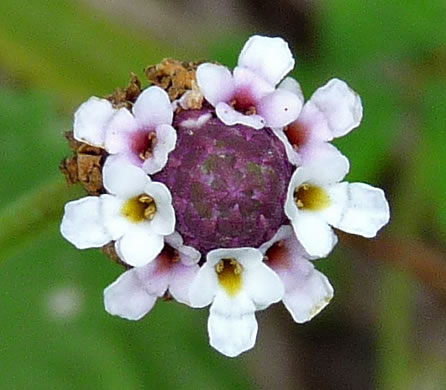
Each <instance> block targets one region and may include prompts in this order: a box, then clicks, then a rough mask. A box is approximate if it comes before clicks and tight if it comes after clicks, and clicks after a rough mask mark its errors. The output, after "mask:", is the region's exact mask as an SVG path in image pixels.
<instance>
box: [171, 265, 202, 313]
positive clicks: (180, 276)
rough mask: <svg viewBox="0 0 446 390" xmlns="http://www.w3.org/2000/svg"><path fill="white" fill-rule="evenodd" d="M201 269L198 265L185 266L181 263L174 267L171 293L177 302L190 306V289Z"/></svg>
mask: <svg viewBox="0 0 446 390" xmlns="http://www.w3.org/2000/svg"><path fill="white" fill-rule="evenodd" d="M199 269H200V267H199V266H198V265H193V266H185V265H183V264H181V263H177V264H175V265H174V266H173V267H172V270H171V273H170V282H169V291H170V293H171V294H172V296H173V298H174V299H175V300H176V301H177V302H180V303H184V304H185V305H190V302H189V289H190V286H191V284H192V281H193V280H194V279H195V277H196V275H197V272H198V270H199Z"/></svg>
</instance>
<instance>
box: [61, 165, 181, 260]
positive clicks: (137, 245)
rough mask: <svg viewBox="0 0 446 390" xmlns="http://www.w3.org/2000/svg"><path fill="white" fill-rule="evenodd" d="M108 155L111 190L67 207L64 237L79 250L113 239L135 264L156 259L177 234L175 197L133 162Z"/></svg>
mask: <svg viewBox="0 0 446 390" xmlns="http://www.w3.org/2000/svg"><path fill="white" fill-rule="evenodd" d="M117 160H118V159H116V157H108V158H107V160H106V163H105V165H104V169H103V180H104V187H105V189H106V190H107V192H108V194H104V195H101V196H99V197H96V196H87V197H85V198H81V199H79V200H76V201H73V202H69V203H67V204H66V205H65V214H64V217H63V220H62V224H61V233H62V235H63V236H64V237H65V238H66V239H67V240H68V241H70V242H71V243H72V244H73V245H75V246H76V247H77V248H79V249H85V248H92V247H102V246H104V245H105V244H107V243H109V242H110V241H116V242H115V249H116V251H117V253H118V255H119V257H120V258H121V259H122V260H123V261H125V262H126V263H127V264H130V265H132V266H136V267H137V266H142V265H145V264H147V263H149V262H150V261H152V260H153V259H154V258H155V257H156V256H157V255H158V254H159V253H160V251H161V249H162V248H163V245H164V236H167V235H169V234H171V233H173V231H174V228H175V212H174V209H173V206H172V197H171V195H170V192H169V190H168V189H167V187H166V186H165V185H164V184H162V183H157V182H152V181H151V180H150V178H149V177H148V176H147V175H146V174H145V173H144V171H142V170H141V169H140V168H137V167H135V166H133V165H130V164H124V163H122V161H117Z"/></svg>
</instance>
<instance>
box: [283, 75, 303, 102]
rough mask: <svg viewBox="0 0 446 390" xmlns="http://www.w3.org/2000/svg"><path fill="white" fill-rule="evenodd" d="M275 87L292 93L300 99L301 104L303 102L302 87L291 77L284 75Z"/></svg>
mask: <svg viewBox="0 0 446 390" xmlns="http://www.w3.org/2000/svg"><path fill="white" fill-rule="evenodd" d="M277 88H278V89H283V90H285V91H288V92H291V93H293V94H294V95H296V96H297V98H298V99H299V100H300V101H301V103H302V105H303V104H304V101H305V97H304V94H303V92H302V88H301V86H300V84H299V83H298V82H297V80H295V79H293V78H292V77H285V78H284V79H283V81H282V82H281V83H280V84H279V85H278V86H277Z"/></svg>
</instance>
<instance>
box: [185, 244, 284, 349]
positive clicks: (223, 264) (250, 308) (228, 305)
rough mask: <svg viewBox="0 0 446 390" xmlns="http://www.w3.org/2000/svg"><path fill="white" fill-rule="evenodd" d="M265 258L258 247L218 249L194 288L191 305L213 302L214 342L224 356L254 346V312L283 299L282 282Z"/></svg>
mask: <svg viewBox="0 0 446 390" xmlns="http://www.w3.org/2000/svg"><path fill="white" fill-rule="evenodd" d="M262 260H263V255H262V253H261V252H260V251H259V250H258V249H254V248H232V249H215V250H213V251H211V252H209V253H208V255H207V259H206V263H204V265H203V266H202V267H201V268H200V271H198V274H197V277H196V278H195V280H194V281H193V283H192V285H191V287H190V303H191V306H193V307H205V306H208V305H211V308H210V314H209V320H208V332H209V339H210V343H211V345H212V346H213V347H214V348H215V349H217V350H218V351H219V352H221V353H223V354H224V355H227V356H231V357H232V356H237V355H239V354H240V353H242V352H244V351H246V350H248V349H251V348H252V347H253V346H254V344H255V339H256V336H257V321H256V319H255V316H254V312H255V311H257V310H261V309H265V308H267V307H268V306H269V305H270V304H272V303H274V302H278V301H279V300H281V299H282V296H283V293H284V289H283V285H282V282H281V281H280V279H279V278H278V276H277V275H276V274H275V273H274V272H273V271H272V270H271V269H269V268H268V267H267V266H266V265H265V264H264V263H263V262H262Z"/></svg>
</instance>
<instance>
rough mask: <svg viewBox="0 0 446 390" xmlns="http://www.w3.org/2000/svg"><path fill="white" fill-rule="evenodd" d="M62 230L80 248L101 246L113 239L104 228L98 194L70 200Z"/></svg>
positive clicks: (66, 237)
mask: <svg viewBox="0 0 446 390" xmlns="http://www.w3.org/2000/svg"><path fill="white" fill-rule="evenodd" d="M60 232H61V233H62V236H64V237H65V239H67V240H68V241H70V242H71V243H72V244H73V245H74V246H75V247H76V248H78V249H85V248H100V247H102V246H104V245H105V244H107V243H108V242H110V241H111V239H112V238H111V236H110V235H109V233H108V232H107V230H106V229H105V228H104V225H103V220H102V215H101V209H100V201H99V197H97V196H87V197H85V198H81V199H78V200H74V201H72V202H68V203H67V204H66V205H65V214H64V216H63V219H62V224H61V225H60Z"/></svg>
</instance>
